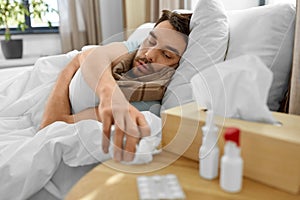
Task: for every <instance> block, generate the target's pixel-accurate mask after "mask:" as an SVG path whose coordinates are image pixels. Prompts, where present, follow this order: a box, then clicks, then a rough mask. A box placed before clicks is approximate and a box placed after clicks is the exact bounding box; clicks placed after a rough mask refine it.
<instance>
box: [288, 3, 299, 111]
mask: <svg viewBox="0 0 300 200" xmlns="http://www.w3.org/2000/svg"><path fill="white" fill-rule="evenodd" d="M296 9H297V14H296V23H295V25H296V28H295V40H294V54H293V66H292V73H291V80H290V88H289V94H288V95H289V108H288V112H289V113H290V114H297V115H300V0H297V5H296Z"/></svg>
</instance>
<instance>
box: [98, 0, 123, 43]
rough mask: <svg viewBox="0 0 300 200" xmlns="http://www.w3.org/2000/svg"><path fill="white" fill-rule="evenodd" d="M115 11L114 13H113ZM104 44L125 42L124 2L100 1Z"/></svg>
mask: <svg viewBox="0 0 300 200" xmlns="http://www.w3.org/2000/svg"><path fill="white" fill-rule="evenodd" d="M112 11H113V12H112ZM100 15H101V16H100V19H101V25H102V37H103V42H102V43H103V44H107V43H110V42H113V41H123V40H124V33H123V30H124V23H123V21H124V20H123V1H122V0H109V1H108V0H100Z"/></svg>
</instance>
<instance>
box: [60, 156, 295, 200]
mask: <svg viewBox="0 0 300 200" xmlns="http://www.w3.org/2000/svg"><path fill="white" fill-rule="evenodd" d="M176 158H178V156H176V155H175V154H171V153H168V152H162V153H161V154H159V155H156V156H154V160H153V162H151V163H150V164H147V165H135V166H128V165H122V164H120V163H116V162H114V161H112V160H110V161H107V162H105V163H103V164H100V165H98V166H97V167H95V168H94V169H93V170H91V171H90V172H89V173H87V174H86V175H85V176H84V177H83V178H81V179H80V181H79V182H78V183H77V184H76V185H75V186H74V187H73V188H72V189H71V191H70V192H69V194H68V195H67V196H66V198H65V199H66V200H74V199H84V200H94V199H95V200H96V199H109V200H111V199H130V200H132V199H138V189H137V184H136V178H137V176H140V175H146V176H152V175H156V174H158V175H165V174H170V173H171V174H176V175H177V178H178V180H179V182H180V184H181V186H182V188H183V191H184V192H185V195H186V199H205V200H207V199H215V200H224V199H236V200H240V199H244V200H247V199H249V200H253V199H256V200H259V199H261V200H265V199H272V200H276V199H278V200H283V199H284V200H289V199H291V200H292V199H295V200H296V199H297V200H298V199H300V195H292V194H289V193H286V192H283V191H281V190H276V189H274V188H271V187H268V186H266V185H263V184H260V183H258V182H255V181H252V180H250V179H247V178H244V180H243V188H242V191H241V192H240V193H237V194H230V193H226V192H224V191H222V190H221V188H220V187H219V179H215V180H212V181H209V180H205V179H202V178H201V177H200V176H199V170H198V162H196V161H193V160H190V159H187V158H184V157H180V158H179V159H177V160H176ZM174 160H176V161H175V162H173V161H174ZM170 162H173V163H172V164H168V163H170ZM153 169H157V170H155V171H151V170H153ZM126 171H129V172H126ZM143 171H151V172H145V173H141V172H143Z"/></svg>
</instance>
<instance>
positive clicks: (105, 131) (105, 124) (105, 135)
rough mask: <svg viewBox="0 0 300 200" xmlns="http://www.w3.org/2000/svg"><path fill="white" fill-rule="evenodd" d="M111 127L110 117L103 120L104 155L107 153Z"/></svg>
mask: <svg viewBox="0 0 300 200" xmlns="http://www.w3.org/2000/svg"><path fill="white" fill-rule="evenodd" d="M111 125H112V119H111V118H110V117H107V118H104V119H103V134H102V135H103V136H102V149H103V152H104V153H108V148H109V141H110V129H111Z"/></svg>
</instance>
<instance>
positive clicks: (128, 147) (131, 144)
mask: <svg viewBox="0 0 300 200" xmlns="http://www.w3.org/2000/svg"><path fill="white" fill-rule="evenodd" d="M131 125H132V126H130V127H129V128H128V129H127V127H126V143H125V148H124V150H125V151H124V157H123V159H124V161H127V162H128V161H132V160H133V158H134V153H135V151H136V145H137V144H138V142H139V141H140V138H141V135H140V132H139V130H138V127H137V126H136V124H131Z"/></svg>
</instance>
